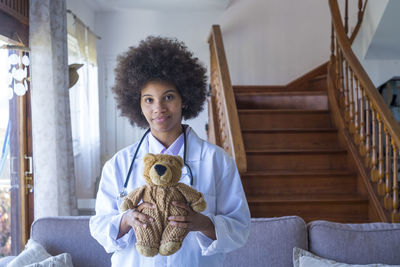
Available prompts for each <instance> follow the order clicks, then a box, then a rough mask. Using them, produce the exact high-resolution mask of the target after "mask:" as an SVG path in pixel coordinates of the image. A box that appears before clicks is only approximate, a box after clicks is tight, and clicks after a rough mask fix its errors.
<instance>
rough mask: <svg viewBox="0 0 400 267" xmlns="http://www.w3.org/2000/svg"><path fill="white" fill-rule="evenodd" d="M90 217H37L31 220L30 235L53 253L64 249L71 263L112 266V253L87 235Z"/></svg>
mask: <svg viewBox="0 0 400 267" xmlns="http://www.w3.org/2000/svg"><path fill="white" fill-rule="evenodd" d="M89 218H90V217H89V216H60V217H47V218H40V219H38V220H36V221H34V222H33V224H32V228H31V238H32V239H34V240H35V241H37V242H39V243H40V244H41V245H42V246H43V247H44V248H45V249H46V250H47V252H49V253H50V254H52V255H58V254H61V253H64V252H67V253H69V254H70V255H71V258H72V263H73V265H74V266H87V267H91V266H93V267H102V266H111V254H107V253H106V252H105V250H104V248H103V247H102V246H101V245H100V244H99V243H98V242H97V241H96V240H95V239H94V238H93V237H92V236H91V235H90V231H89Z"/></svg>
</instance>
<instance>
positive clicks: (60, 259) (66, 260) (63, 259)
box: [25, 253, 73, 267]
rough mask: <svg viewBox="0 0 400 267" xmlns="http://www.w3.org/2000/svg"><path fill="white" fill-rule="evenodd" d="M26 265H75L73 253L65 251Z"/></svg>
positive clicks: (45, 266)
mask: <svg viewBox="0 0 400 267" xmlns="http://www.w3.org/2000/svg"><path fill="white" fill-rule="evenodd" d="M25 267H73V265H72V259H71V255H70V254H68V253H63V254H60V255H57V256H54V257H50V258H47V259H45V260H44V261H41V262H38V263H34V264H30V265H27V266H25Z"/></svg>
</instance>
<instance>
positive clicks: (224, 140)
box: [208, 25, 247, 174]
mask: <svg viewBox="0 0 400 267" xmlns="http://www.w3.org/2000/svg"><path fill="white" fill-rule="evenodd" d="M208 43H209V46H210V89H211V91H210V97H209V99H208V101H209V114H210V115H209V119H210V121H209V127H208V139H209V141H210V142H212V143H215V144H216V145H218V146H221V147H222V148H224V149H225V151H227V152H228V153H230V154H231V156H232V157H233V158H234V159H235V161H236V165H237V167H238V170H239V173H241V174H243V173H244V172H246V170H247V161H246V153H245V150H244V144H243V137H242V132H241V130H240V123H239V116H238V112H237V108H236V102H235V97H234V93H233V88H232V84H231V79H230V75H229V69H228V63H227V60H226V56H225V49H224V44H223V41H222V33H221V29H220V27H219V25H213V26H212V29H211V33H210V36H209V38H208Z"/></svg>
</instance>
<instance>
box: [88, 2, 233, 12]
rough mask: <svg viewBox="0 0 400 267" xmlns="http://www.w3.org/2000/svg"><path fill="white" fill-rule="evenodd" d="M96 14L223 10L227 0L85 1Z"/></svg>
mask: <svg viewBox="0 0 400 267" xmlns="http://www.w3.org/2000/svg"><path fill="white" fill-rule="evenodd" d="M85 1H86V2H87V3H88V4H89V5H90V6H91V7H92V8H93V9H95V10H96V11H97V12H102V11H113V10H121V9H135V8H140V9H150V10H170V11H174V10H180V11H181V10H187V11H198V10H205V9H214V10H217V9H225V8H226V7H227V6H228V3H229V0H85Z"/></svg>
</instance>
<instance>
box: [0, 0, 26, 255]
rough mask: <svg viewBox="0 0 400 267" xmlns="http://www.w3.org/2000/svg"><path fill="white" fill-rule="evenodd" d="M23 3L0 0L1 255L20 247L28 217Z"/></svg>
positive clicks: (10, 253)
mask: <svg viewBox="0 0 400 267" xmlns="http://www.w3.org/2000/svg"><path fill="white" fill-rule="evenodd" d="M23 2H24V3H23ZM27 3H28V1H19V0H18V1H6V2H3V1H1V2H0V47H1V49H0V90H1V93H0V148H1V154H0V157H1V158H0V204H1V206H0V223H1V227H0V257H1V256H6V255H16V254H18V253H19V252H20V251H21V250H22V249H23V247H24V245H25V243H26V241H27V240H28V239H29V234H30V233H29V230H30V225H31V223H32V221H33V188H32V185H33V175H32V173H33V170H32V164H31V162H32V158H31V155H32V145H31V124H30V121H31V120H30V89H29V83H30V80H29V52H28V51H27V48H26V47H27V46H28V35H29V31H28V19H27V15H28V10H29V9H28V6H27ZM13 8H14V9H13ZM16 8H18V10H16ZM23 8H24V9H23ZM24 15H25V19H23V16H24Z"/></svg>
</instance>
